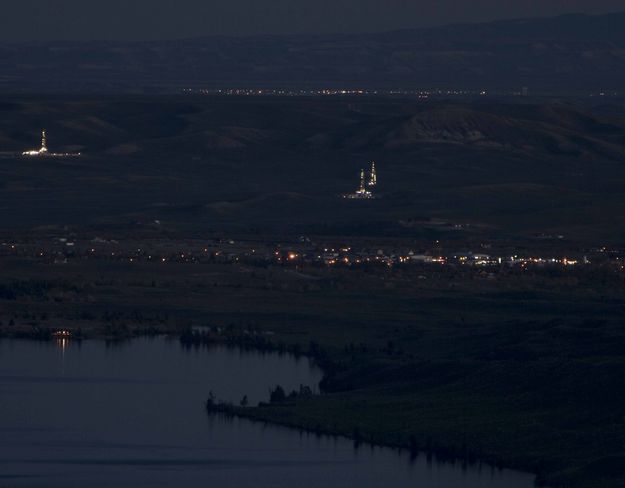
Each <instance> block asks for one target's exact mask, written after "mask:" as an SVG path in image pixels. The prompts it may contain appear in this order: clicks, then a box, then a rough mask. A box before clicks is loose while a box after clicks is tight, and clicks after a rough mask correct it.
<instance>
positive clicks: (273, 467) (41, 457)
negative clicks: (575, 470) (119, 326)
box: [0, 339, 533, 488]
mask: <svg viewBox="0 0 625 488" xmlns="http://www.w3.org/2000/svg"><path fill="white" fill-rule="evenodd" d="M60 340H61V341H63V342H56V343H54V342H50V343H36V342H25V341H2V342H0V392H1V395H0V487H4V486H7V487H9V486H10V487H44V486H45V487H85V486H90V487H100V486H102V487H104V486H107V487H111V486H114V487H141V486H150V487H153V486H185V487H195V486H198V487H199V486H209V485H216V486H220V487H230V486H232V487H243V488H245V487H261V488H262V487H276V486H285V487H292V486H298V487H304V488H306V487H311V488H312V487H319V486H324V487H325V488H334V487H354V486H358V487H381V486H385V487H386V486H394V487H401V486H419V487H423V488H460V487H462V488H473V487H475V488H477V487H480V488H482V487H492V488H529V487H531V486H533V477H531V476H529V475H525V474H521V473H516V472H511V471H497V470H492V469H491V468H488V467H483V468H481V469H480V468H478V467H471V468H469V469H467V470H463V469H461V467H460V465H459V464H456V465H454V466H452V465H450V464H447V465H440V464H436V463H432V462H429V461H428V459H427V457H426V456H424V455H421V456H418V457H417V458H416V459H412V460H411V459H410V456H409V455H408V454H407V453H402V452H400V451H395V450H390V449H381V448H371V447H368V446H361V447H360V448H359V449H354V446H353V443H352V442H350V441H348V440H346V439H341V438H330V437H318V436H315V435H312V434H303V433H300V432H298V431H294V430H290V429H285V428H280V427H273V426H268V425H264V424H259V423H252V422H249V421H247V420H243V419H226V418H224V417H221V416H208V415H206V412H205V410H204V407H203V402H204V401H205V400H206V398H207V396H208V392H209V390H212V391H214V392H215V394H216V395H217V397H218V398H221V399H224V400H229V401H233V402H238V401H239V400H240V399H241V398H242V397H243V395H247V396H248V398H249V399H250V402H251V404H255V403H257V402H258V401H261V400H266V399H267V398H268V392H269V389H270V388H272V387H274V386H275V385H276V384H280V385H282V386H283V387H284V388H285V390H287V391H291V390H292V389H297V388H299V385H300V384H305V385H309V386H316V385H317V384H318V382H319V380H320V378H321V372H320V371H319V370H318V369H316V368H314V367H313V366H312V365H311V364H310V362H309V361H308V360H307V359H304V358H301V359H299V360H297V359H295V358H293V357H291V356H286V355H284V356H278V355H276V354H262V353H257V352H245V351H241V350H238V349H227V348H224V347H216V348H212V349H210V350H207V349H204V348H199V349H194V348H192V349H190V350H186V349H183V348H182V347H181V346H180V345H179V344H178V342H176V341H170V342H168V341H165V340H162V339H141V340H135V341H132V342H127V343H122V344H118V345H105V343H103V342H82V343H80V342H75V341H70V342H66V341H67V339H60Z"/></svg>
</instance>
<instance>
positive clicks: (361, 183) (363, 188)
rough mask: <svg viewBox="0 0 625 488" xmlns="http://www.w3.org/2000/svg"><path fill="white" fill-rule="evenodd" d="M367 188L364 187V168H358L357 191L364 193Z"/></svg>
mask: <svg viewBox="0 0 625 488" xmlns="http://www.w3.org/2000/svg"><path fill="white" fill-rule="evenodd" d="M366 191H367V189H366V188H365V170H364V169H361V170H360V188H358V193H365V192H366Z"/></svg>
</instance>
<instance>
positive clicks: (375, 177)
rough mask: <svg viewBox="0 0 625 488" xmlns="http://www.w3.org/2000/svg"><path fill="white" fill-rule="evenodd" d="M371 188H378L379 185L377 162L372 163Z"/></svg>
mask: <svg viewBox="0 0 625 488" xmlns="http://www.w3.org/2000/svg"><path fill="white" fill-rule="evenodd" d="M368 184H369V186H376V185H377V184H378V173H377V172H376V170H375V161H373V162H372V163H371V174H370V176H369V183H368Z"/></svg>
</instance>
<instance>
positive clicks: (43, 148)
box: [39, 129, 48, 153]
mask: <svg viewBox="0 0 625 488" xmlns="http://www.w3.org/2000/svg"><path fill="white" fill-rule="evenodd" d="M39 152H42V153H46V152H48V141H47V139H46V131H45V129H44V130H42V131H41V149H40V150H39Z"/></svg>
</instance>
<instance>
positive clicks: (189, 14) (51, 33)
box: [0, 0, 623, 42]
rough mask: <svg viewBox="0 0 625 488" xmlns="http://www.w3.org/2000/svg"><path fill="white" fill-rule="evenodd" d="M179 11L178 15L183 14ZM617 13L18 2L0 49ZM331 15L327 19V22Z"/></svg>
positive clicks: (560, 6)
mask: <svg viewBox="0 0 625 488" xmlns="http://www.w3.org/2000/svg"><path fill="white" fill-rule="evenodd" d="M185 7H186V8H185ZM622 10H623V5H622V3H621V2H619V1H615V0H603V1H596V2H590V1H588V0H575V1H570V0H568V1H560V0H558V1H553V2H550V3H549V5H545V4H544V2H538V1H530V2H512V3H508V4H505V5H501V4H499V3H498V2H495V1H494V0H482V1H479V2H468V1H462V2H458V1H452V0H442V1H441V2H437V3H436V5H431V4H430V2H426V1H424V0H417V1H415V2H406V1H404V0H391V1H390V2H389V1H387V2H382V1H380V0H364V1H360V2H355V1H354V0H344V1H343V2H341V3H339V4H338V5H337V4H336V2H330V1H329V0H321V1H319V2H316V3H315V4H312V3H311V2H308V1H305V0H296V1H295V2H274V3H272V5H271V6H266V5H262V4H259V2H253V1H251V0H236V1H235V2H230V3H229V4H228V5H225V4H223V2H217V1H210V2H199V1H196V0H183V1H182V5H181V4H180V2H178V3H177V4H176V5H169V4H168V2H166V1H164V0H159V1H153V2H146V1H144V0H137V1H135V2H134V3H133V5H128V4H127V3H125V2H121V1H113V2H107V3H102V2H97V3H95V4H94V3H93V2H90V3H89V4H83V3H81V2H77V1H76V0H60V1H58V2H55V3H54V4H53V5H51V4H49V3H47V2H42V1H40V0H26V1H24V2H20V3H19V4H14V5H8V6H5V7H4V15H3V17H2V19H0V28H1V29H0V42H31V41H157V40H174V39H185V38H194V37H210V36H232V37H246V36H255V35H298V34H300V35H327V34H359V33H374V32H385V31H394V30H404V29H418V28H427V27H437V26H443V25H449V24H465V23H483V22H492V21H499V20H511V19H529V18H542V17H554V16H561V15H571V14H587V15H603V14H610V13H616V12H618V11H622ZM329 13H331V15H329Z"/></svg>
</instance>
